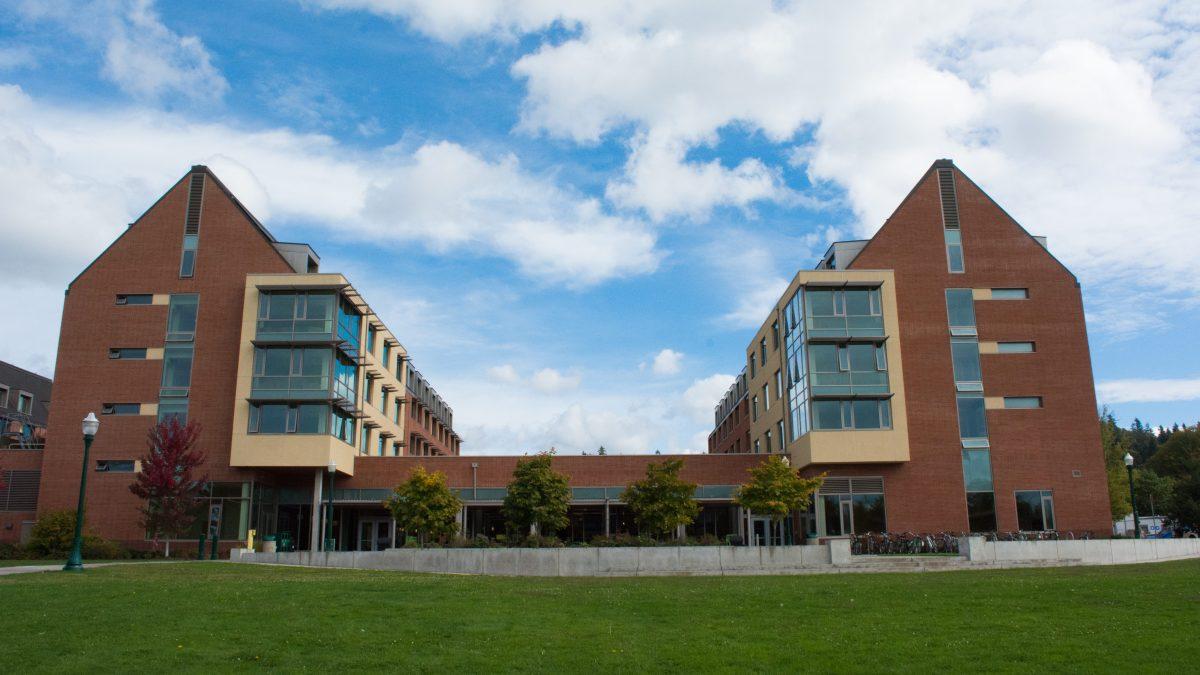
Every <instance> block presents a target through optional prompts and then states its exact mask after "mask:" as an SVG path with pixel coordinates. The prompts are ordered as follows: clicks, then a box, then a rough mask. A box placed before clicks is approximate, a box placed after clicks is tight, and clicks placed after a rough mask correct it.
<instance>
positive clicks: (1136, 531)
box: [1125, 452, 1142, 539]
mask: <svg viewBox="0 0 1200 675" xmlns="http://www.w3.org/2000/svg"><path fill="white" fill-rule="evenodd" d="M1125 469H1126V470H1127V471H1128V472H1129V505H1130V506H1131V507H1133V538H1134V539H1141V538H1142V527H1141V524H1140V523H1138V514H1137V501H1135V498H1134V496H1133V455H1131V454H1129V453H1128V452H1127V453H1125Z"/></svg>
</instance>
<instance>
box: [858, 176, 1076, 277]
mask: <svg viewBox="0 0 1200 675" xmlns="http://www.w3.org/2000/svg"><path fill="white" fill-rule="evenodd" d="M938 169H951V170H953V171H955V172H956V173H958V174H960V175H961V176H962V177H963V178H964V179H966V181H967V182H968V183H970V184H971V186H972V187H974V188H975V189H976V190H978V191H979V193H980V194H982V195H983V196H984V197H985V198H986V199H987V200H988V201H989V202H991V203H992V206H995V207H996V209H997V210H999V211H1000V213H1002V214H1004V217H1005V218H1007V219H1008V220H1009V222H1011V223H1012V224H1013V225H1016V226H1017V229H1019V230H1020V231H1021V233H1022V234H1024V235H1025V236H1026V237H1029V239H1030V241H1032V242H1033V243H1034V244H1037V247H1038V248H1039V249H1040V250H1042V251H1043V252H1045V253H1046V255H1048V256H1050V259H1051V260H1053V261H1054V262H1055V263H1057V264H1058V266H1059V267H1061V268H1062V269H1063V271H1064V272H1066V273H1067V274H1068V275H1070V276H1071V278H1072V279H1075V284H1076V285H1079V279H1078V277H1076V276H1075V273H1074V272H1072V271H1071V270H1070V269H1068V268H1067V266H1066V265H1064V264H1063V262H1062V261H1061V260H1059V259H1058V258H1057V257H1056V256H1055V255H1054V254H1053V253H1051V252H1050V249H1048V248H1046V247H1045V246H1044V245H1043V244H1042V242H1040V241H1038V239H1037V237H1035V236H1033V235H1032V234H1030V233H1029V231H1028V230H1026V229H1025V227H1024V226H1022V225H1021V223H1019V222H1017V219H1016V218H1013V217H1012V215H1011V214H1009V212H1008V211H1005V210H1004V207H1003V206H1000V204H999V203H998V202H997V201H996V200H995V199H992V196H991V195H989V194H988V193H987V191H986V190H984V189H983V188H982V187H980V186H979V184H978V183H976V182H975V181H973V180H971V177H970V176H968V175H967V174H966V172H964V171H963V170H962V169H960V168H958V167H957V166H955V164H954V160H951V159H945V158H943V159H937V160H934V162H933V164H930V165H929V168H928V169H926V170H925V172H924V173H922V174H921V177H920V178H919V179H918V180H917V182H916V183H915V184H914V185H913V186H912V189H911V190H909V191H908V194H906V195H905V196H904V199H902V200H900V203H899V204H897V205H896V208H895V209H894V210H893V211H892V215H890V216H888V217H887V218H886V219H885V220H884V221H883V225H880V226H879V229H878V230H876V231H875V235H872V236H871V239H870V240H868V242H867V245H866V246H864V247H863V249H862V250H861V251H859V256H862V254H863V253H866V252H867V251H869V250H870V249H871V244H873V243H875V239H876V235H878V234H879V232H880V231H882V230H883V228H885V227H887V224H888V223H889V222H891V220H892V218H893V217H895V215H896V213H897V212H899V211H900V209H901V208H903V207H904V204H905V203H906V202H908V200H909V199H911V198H912V196H913V193H915V192H916V191H917V188H919V187H921V184H922V183H924V182H925V181H926V179H928V178H929V175H930V174H931V173H933V172H934V171H936V170H938ZM853 264H854V263H851V266H853Z"/></svg>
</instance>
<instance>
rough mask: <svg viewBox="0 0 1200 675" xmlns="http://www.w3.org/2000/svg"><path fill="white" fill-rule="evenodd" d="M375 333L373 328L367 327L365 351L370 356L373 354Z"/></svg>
mask: <svg viewBox="0 0 1200 675" xmlns="http://www.w3.org/2000/svg"><path fill="white" fill-rule="evenodd" d="M377 332H378V331H376V330H375V327H374V326H368V327H367V351H369V352H371V353H372V354H374V353H375V334H376V333H377Z"/></svg>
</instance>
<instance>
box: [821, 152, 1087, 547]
mask: <svg viewBox="0 0 1200 675" xmlns="http://www.w3.org/2000/svg"><path fill="white" fill-rule="evenodd" d="M955 178H956V182H955V185H956V189H957V193H958V206H959V214H960V223H961V228H962V239H963V249H964V255H965V259H966V264H965V268H966V272H965V273H963V274H951V273H950V272H949V271H948V270H947V265H946V253H945V243H944V238H943V237H944V235H943V227H942V218H941V201H940V198H939V193H938V184H937V173H936V171H933V170H931V171H930V172H928V173H927V174H926V175H925V176H924V178H922V180H921V182H920V183H919V184H918V186H917V187H916V188H915V189H914V190H913V192H912V193H911V194H910V195H909V197H908V198H907V199H906V200H905V201H904V203H902V204H901V205H900V207H899V208H898V209H897V210H896V212H895V213H894V214H893V215H892V217H891V218H889V219H888V221H887V222H886V223H885V225H884V226H883V228H882V229H880V231H879V232H878V233H877V234H876V235H875V237H874V239H873V240H872V241H871V243H870V244H869V245H868V246H867V247H866V248H865V249H864V250H863V251H862V253H861V254H859V256H858V258H857V259H856V260H855V261H854V263H853V264H852V265H851V267H852V268H854V269H892V270H894V271H895V278H896V294H897V302H898V305H899V307H898V313H899V319H900V332H901V349H902V353H903V357H904V373H905V382H904V387H905V394H906V400H907V405H908V428H909V446H910V450H911V461H909V462H907V463H905V464H902V465H893V466H890V467H886V468H884V469H883V470H880V469H878V468H873V467H871V466H845V467H842V466H831V467H823V468H825V469H827V470H829V472H830V473H831V474H838V475H863V474H866V475H883V476H884V479H885V485H886V493H887V494H886V497H887V517H888V527H889V529H891V530H901V531H902V530H913V531H929V530H965V529H967V511H966V496H965V492H964V486H963V474H962V460H961V445H960V442H959V435H958V419H957V408H956V403H955V388H954V374H953V366H952V363H951V357H950V335H949V330H948V321H947V316H946V300H945V289H947V288H1028V289H1029V299H1028V300H1023V301H999V300H977V301H976V302H975V314H976V324H977V326H978V330H979V339H980V340H981V341H1034V342H1036V343H1037V352H1036V353H1034V354H998V355H988V354H984V355H982V356H981V361H982V366H983V384H984V392H985V394H986V395H987V396H1013V395H1028V396H1042V397H1043V400H1044V406H1045V407H1044V408H1043V409H1041V410H989V411H987V423H988V431H989V436H990V440H991V446H992V448H991V457H992V473H993V480H994V487H995V494H996V509H997V520H998V523H997V526H998V527H999V529H1001V530H1015V529H1017V520H1016V502H1015V497H1014V491H1016V490H1024V489H1049V490H1053V491H1054V507H1055V511H1056V516H1057V520H1058V523H1057V524H1058V527H1059V529H1070V530H1093V531H1095V532H1097V533H1100V534H1107V533H1108V532H1109V531H1110V529H1111V522H1110V518H1109V511H1108V494H1107V483H1106V480H1105V473H1104V463H1103V456H1102V453H1101V449H1100V436H1099V426H1098V423H1097V420H1096V399H1095V390H1094V387H1093V381H1092V371H1091V360H1090V354H1089V351H1088V340H1087V332H1086V328H1085V325H1084V316H1083V305H1082V298H1081V294H1080V290H1079V287H1078V285H1077V283H1076V280H1075V278H1074V277H1073V276H1072V275H1071V274H1070V272H1068V271H1067V270H1066V269H1065V268H1064V267H1063V266H1062V265H1061V264H1059V263H1058V262H1057V261H1056V260H1055V259H1054V258H1053V257H1052V256H1051V255H1050V254H1049V253H1048V252H1047V251H1046V250H1045V249H1044V248H1042V247H1041V246H1040V245H1039V244H1038V243H1037V242H1036V241H1035V240H1034V239H1033V238H1031V237H1030V236H1028V235H1027V234H1026V233H1025V232H1024V231H1023V230H1022V229H1021V228H1020V227H1019V226H1018V225H1017V223H1016V222H1015V221H1013V220H1012V219H1011V218H1009V217H1008V216H1007V215H1006V214H1005V213H1004V212H1003V211H1002V210H1001V209H1000V207H999V206H997V205H996V204H995V203H994V202H992V201H991V199H989V198H988V197H987V195H985V194H984V193H983V192H982V191H981V190H980V189H979V188H978V187H976V186H975V185H974V184H973V183H972V182H971V181H970V180H968V179H967V178H966V177H965V176H964V175H963V174H962V173H961V172H959V171H958V170H957V169H955ZM1051 244H1053V242H1051ZM1073 470H1078V471H1081V472H1082V476H1081V477H1079V478H1075V477H1072V471H1073Z"/></svg>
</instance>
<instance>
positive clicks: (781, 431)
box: [779, 420, 787, 452]
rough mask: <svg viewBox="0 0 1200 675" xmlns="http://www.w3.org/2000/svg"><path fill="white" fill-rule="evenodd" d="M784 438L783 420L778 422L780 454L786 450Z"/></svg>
mask: <svg viewBox="0 0 1200 675" xmlns="http://www.w3.org/2000/svg"><path fill="white" fill-rule="evenodd" d="M786 438H787V436H784V435H783V420H779V451H780V452H783V451H784V450H787V441H785V440H784V439H786Z"/></svg>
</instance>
